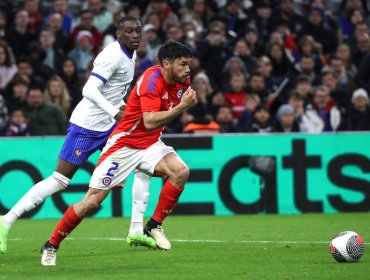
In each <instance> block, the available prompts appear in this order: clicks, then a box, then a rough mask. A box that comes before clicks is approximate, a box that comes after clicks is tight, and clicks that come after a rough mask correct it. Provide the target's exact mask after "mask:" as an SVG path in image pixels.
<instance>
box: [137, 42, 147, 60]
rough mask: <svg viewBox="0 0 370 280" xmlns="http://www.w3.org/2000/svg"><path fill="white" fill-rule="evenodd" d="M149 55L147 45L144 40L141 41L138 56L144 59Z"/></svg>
mask: <svg viewBox="0 0 370 280" xmlns="http://www.w3.org/2000/svg"><path fill="white" fill-rule="evenodd" d="M147 53H148V50H147V47H146V44H145V42H144V40H141V41H140V44H139V47H138V48H137V50H136V54H137V56H138V57H140V58H144V57H145V56H146V54H147Z"/></svg>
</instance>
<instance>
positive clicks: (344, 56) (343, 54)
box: [336, 43, 357, 77]
mask: <svg viewBox="0 0 370 280" xmlns="http://www.w3.org/2000/svg"><path fill="white" fill-rule="evenodd" d="M336 55H337V57H338V58H339V59H340V60H342V62H343V64H344V67H345V68H346V72H347V73H350V75H351V76H352V77H355V76H356V74H357V67H356V65H355V64H354V63H353V62H352V57H351V50H350V48H349V46H348V45H347V44H345V43H342V44H340V45H339V46H338V49H337V52H336Z"/></svg>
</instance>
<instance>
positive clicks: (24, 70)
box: [18, 62, 33, 77]
mask: <svg viewBox="0 0 370 280" xmlns="http://www.w3.org/2000/svg"><path fill="white" fill-rule="evenodd" d="M18 73H19V74H21V75H26V76H28V77H31V76H32V73H33V69H32V66H31V64H30V63H28V62H20V63H18Z"/></svg>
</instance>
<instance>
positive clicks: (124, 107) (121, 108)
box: [119, 104, 126, 112]
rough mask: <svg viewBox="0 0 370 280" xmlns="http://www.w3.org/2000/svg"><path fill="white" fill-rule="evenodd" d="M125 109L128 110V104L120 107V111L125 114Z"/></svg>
mask: <svg viewBox="0 0 370 280" xmlns="http://www.w3.org/2000/svg"><path fill="white" fill-rule="evenodd" d="M125 109H126V104H125V105H122V106H121V107H119V110H120V111H122V112H124V111H125Z"/></svg>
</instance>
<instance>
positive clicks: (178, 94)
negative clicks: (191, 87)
mask: <svg viewBox="0 0 370 280" xmlns="http://www.w3.org/2000/svg"><path fill="white" fill-rule="evenodd" d="M183 92H184V90H183V89H180V90H179V91H178V92H177V99H181V96H182V94H183Z"/></svg>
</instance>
